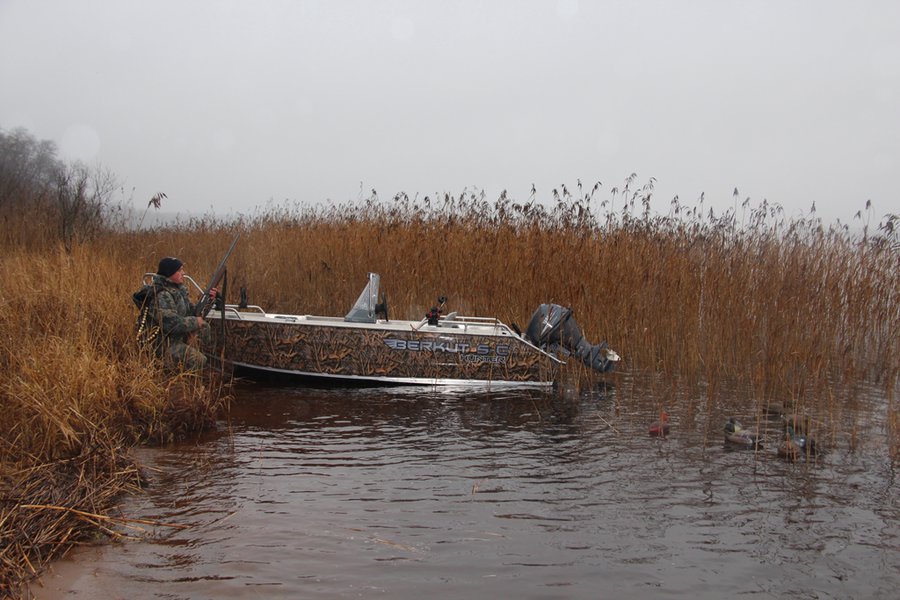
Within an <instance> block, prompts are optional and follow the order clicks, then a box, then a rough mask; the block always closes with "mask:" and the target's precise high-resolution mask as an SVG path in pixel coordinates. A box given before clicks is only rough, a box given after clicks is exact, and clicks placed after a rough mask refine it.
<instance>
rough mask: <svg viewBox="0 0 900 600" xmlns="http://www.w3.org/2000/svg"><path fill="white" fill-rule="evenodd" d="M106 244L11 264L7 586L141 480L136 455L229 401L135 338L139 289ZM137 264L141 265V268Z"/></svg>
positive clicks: (1, 461)
mask: <svg viewBox="0 0 900 600" xmlns="http://www.w3.org/2000/svg"><path fill="white" fill-rule="evenodd" d="M122 256H124V253H123V254H121V255H120V254H119V252H118V251H116V250H115V249H112V248H109V247H104V246H102V245H100V244H97V245H94V246H91V247H80V248H77V249H76V250H75V251H74V252H73V253H71V254H68V253H66V252H63V251H58V250H52V249H50V250H46V251H45V252H44V253H33V252H30V251H27V250H15V249H14V250H12V251H7V252H5V253H4V255H3V257H2V258H0V281H3V282H4V285H3V287H2V288H0V369H2V371H3V374H4V375H3V377H2V379H0V540H2V543H0V590H3V591H4V593H8V594H10V595H14V594H17V593H20V592H21V588H20V585H21V583H22V582H23V580H24V579H26V578H27V577H28V576H30V575H32V574H34V573H35V572H36V571H37V570H38V569H40V567H41V566H42V564H43V563H44V562H45V561H46V560H48V559H51V558H53V557H56V556H59V555H60V554H61V553H62V552H64V551H65V549H66V548H68V547H69V546H70V545H71V544H72V543H75V542H77V541H79V540H80V539H83V538H84V537H85V536H89V535H91V534H95V533H97V532H106V531H107V529H108V523H106V521H105V519H106V517H104V516H103V513H104V512H105V511H107V510H108V509H109V508H110V506H111V505H112V501H113V499H114V498H115V497H116V496H117V495H119V494H120V493H121V492H122V491H123V490H127V489H131V488H133V487H134V486H135V485H137V482H138V478H137V467H136V466H135V465H134V464H133V463H132V462H131V461H130V459H129V458H128V453H127V449H128V448H129V447H130V446H131V445H132V444H134V443H138V442H166V441H169V440H172V439H177V438H182V437H184V436H185V435H186V434H188V433H190V432H193V431H196V430H200V429H202V428H205V427H208V426H210V425H211V424H213V423H214V419H215V416H216V412H217V411H218V410H219V408H220V405H221V402H222V401H223V400H222V396H221V395H220V394H219V393H218V390H211V389H210V388H209V387H208V386H206V385H204V384H203V382H201V381H200V380H199V378H197V377H195V376H192V375H188V374H178V375H175V376H172V377H169V376H167V375H165V374H164V373H163V372H162V371H161V368H160V366H159V365H158V364H156V362H155V361H153V360H152V359H150V358H149V357H147V356H144V355H142V353H141V351H140V350H139V349H138V348H137V347H136V346H135V344H134V343H133V322H134V318H135V310H134V309H133V308H132V307H131V306H130V294H131V292H132V291H134V289H136V288H137V285H136V282H137V280H138V278H137V277H135V276H134V275H132V276H130V277H128V276H125V275H124V272H125V271H126V270H127V269H129V266H128V265H127V264H126V263H125V262H124V261H125V259H123V258H122ZM131 267H134V265H131Z"/></svg>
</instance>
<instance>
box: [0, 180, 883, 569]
mask: <svg viewBox="0 0 900 600" xmlns="http://www.w3.org/2000/svg"><path fill="white" fill-rule="evenodd" d="M632 183H633V181H629V182H628V186H630V185H632ZM628 186H626V189H625V190H623V191H622V192H619V191H618V190H617V191H615V192H613V193H612V194H611V199H610V200H607V201H604V202H599V201H596V200H593V199H592V198H591V197H590V196H584V195H583V196H581V197H579V198H572V197H570V196H567V195H566V194H565V193H564V194H563V195H562V196H561V197H560V198H559V200H558V201H557V203H556V204H555V205H554V206H552V207H551V208H543V207H542V206H541V205H538V204H533V203H520V204H516V203H514V202H511V201H509V200H507V199H506V198H505V197H501V198H500V199H498V200H497V201H496V202H494V203H489V202H487V201H486V200H485V199H484V198H483V196H482V195H479V194H478V193H471V192H466V193H463V194H460V195H458V196H456V197H452V196H450V195H448V194H442V195H435V196H433V197H431V198H423V199H422V200H421V201H417V200H410V199H409V198H407V197H406V196H405V195H402V194H401V195H398V196H397V197H395V198H394V199H393V200H391V201H388V202H375V201H372V202H362V203H360V204H359V205H358V206H353V205H345V206H338V207H332V208H329V209H323V210H310V209H303V208H291V207H287V208H284V209H272V210H270V211H269V212H267V213H266V214H262V215H258V216H256V217H253V218H250V219H244V220H242V221H238V222H228V223H224V222H218V221H215V220H213V219H205V220H198V221H192V222H189V223H184V224H181V225H179V226H177V227H171V228H166V229H155V230H151V231H143V232H129V231H117V232H108V233H106V234H105V235H102V236H100V237H98V238H96V239H94V240H93V241H91V242H88V243H84V244H82V245H80V246H76V247H75V248H74V250H73V251H72V252H71V253H66V252H64V251H61V250H57V249H56V246H54V245H53V244H52V243H51V242H50V241H44V238H43V237H40V236H37V235H36V236H35V237H33V238H30V239H31V240H32V241H31V242H29V243H24V241H23V240H26V239H29V236H28V235H23V234H22V233H21V232H19V233H18V234H17V235H16V236H7V238H6V242H5V247H4V253H3V257H2V258H0V281H3V287H2V288H0V369H2V370H3V373H4V377H3V379H2V380H0V400H2V409H3V410H2V413H0V432H2V433H0V451H2V455H0V465H2V468H3V470H4V476H5V477H4V480H3V483H2V494H3V504H2V512H0V534H2V535H3V536H4V537H3V539H4V545H3V547H2V551H0V560H2V563H0V565H2V567H0V568H2V569H3V571H2V581H0V583H2V585H4V586H9V585H12V584H13V583H12V582H14V581H16V579H15V578H16V577H19V578H21V576H23V575H24V574H27V573H29V572H31V571H32V569H31V563H30V562H29V561H35V560H36V561H38V562H40V561H41V560H44V559H45V558H48V557H51V556H54V555H56V554H55V553H56V552H57V550H54V549H53V548H63V547H65V544H64V543H63V542H64V541H68V542H71V541H72V540H73V539H74V536H75V535H76V534H75V531H76V529H72V530H71V531H72V533H69V529H68V528H69V527H75V526H76V525H78V524H81V525H86V524H91V523H93V524H94V526H95V529H94V530H95V531H96V530H97V529H96V526H97V524H98V523H99V524H100V525H103V523H102V519H100V520H98V518H97V517H96V515H98V514H100V513H102V511H103V507H104V506H105V505H107V502H105V501H104V499H108V498H110V497H112V495H114V493H115V492H116V491H117V490H120V489H122V486H123V485H126V486H128V485H134V484H135V482H136V479H135V477H136V476H135V474H134V473H133V472H132V470H131V468H130V467H127V466H123V463H122V462H120V460H121V457H122V456H123V454H124V453H123V451H122V448H125V447H127V445H128V444H132V443H135V442H138V441H141V440H148V439H152V440H156V441H165V440H168V439H172V438H175V437H179V436H182V435H185V434H187V433H189V432H190V431H193V430H196V429H200V428H202V427H204V426H206V425H208V424H209V422H210V420H211V419H212V418H214V415H215V412H216V410H217V408H218V402H219V396H218V395H217V394H215V393H212V394H210V393H208V390H205V389H204V388H202V386H199V385H198V382H196V381H194V380H193V379H192V378H190V377H188V376H182V377H179V378H175V379H174V380H167V379H166V378H165V377H163V376H162V373H161V372H160V371H159V367H158V366H155V365H154V364H153V363H152V361H149V360H148V359H147V357H145V356H141V354H140V352H139V351H138V349H137V348H135V346H134V344H133V343H132V325H133V320H134V317H135V310H134V308H133V307H132V305H131V303H130V294H131V293H132V292H133V291H134V290H135V289H136V288H137V285H138V283H139V279H140V275H141V274H142V273H143V272H145V271H148V270H153V268H154V267H155V265H156V263H157V262H158V260H159V258H160V257H162V256H165V255H176V256H179V257H180V258H182V259H183V260H184V261H185V263H186V264H187V270H188V272H189V273H192V274H194V275H195V276H197V277H196V278H197V279H198V280H203V279H204V277H205V276H207V275H208V274H209V273H211V272H212V270H213V268H214V267H215V265H216V263H217V261H218V259H219V257H220V255H221V254H222V252H224V250H225V249H226V248H227V246H228V244H229V242H230V240H231V239H232V237H233V236H234V234H235V233H236V232H237V231H240V232H242V234H243V236H242V238H241V241H240V243H239V245H238V247H237V249H236V251H235V252H234V254H233V255H232V257H231V259H230V261H229V288H230V289H229V294H228V299H229V301H231V302H233V301H235V300H236V298H237V291H238V288H239V287H240V286H245V287H246V288H247V289H248V291H249V294H250V302H251V303H254V304H259V305H262V306H263V307H264V308H266V309H268V310H274V311H280V312H298V313H311V314H333V315H341V314H344V313H345V312H346V311H347V310H348V309H349V308H350V306H351V305H352V303H353V301H354V300H355V299H356V296H357V295H358V293H359V290H360V289H361V286H362V284H363V282H364V281H365V276H366V273H367V272H368V271H375V272H379V273H381V274H382V290H383V291H384V292H386V293H387V295H388V299H389V303H390V308H391V314H392V316H394V317H397V318H401V317H404V318H405V317H411V318H421V317H422V316H424V314H425V312H426V311H427V310H428V308H429V307H430V306H431V305H432V304H433V303H434V301H435V298H437V297H438V296H439V295H446V296H447V297H448V298H449V299H450V301H449V306H450V310H458V311H460V312H461V313H463V314H477V315H487V316H498V317H500V318H501V319H503V320H504V321H507V322H517V323H518V324H519V325H520V326H523V325H525V324H526V322H527V320H528V319H529V317H530V315H531V312H532V311H533V310H534V309H535V308H536V307H537V305H538V304H540V303H542V302H558V303H561V304H566V305H569V306H571V307H573V308H574V309H575V314H576V318H577V319H578V321H579V323H580V324H581V325H582V326H583V328H584V331H585V335H586V336H587V337H588V338H589V339H591V340H592V341H595V342H596V341H599V340H600V339H606V340H608V341H609V343H610V345H611V346H612V347H613V348H615V349H617V350H618V351H620V353H622V354H623V356H624V357H625V363H624V365H623V368H624V369H625V370H630V371H635V372H637V371H640V372H652V373H655V374H656V376H657V379H658V381H659V382H660V386H661V387H662V388H665V389H672V390H674V389H676V388H677V387H679V386H681V385H683V384H684V383H688V384H690V383H702V384H704V385H705V387H706V390H707V392H706V393H707V395H708V400H707V401H708V402H715V401H716V398H717V394H718V391H717V390H718V388H719V382H723V381H729V382H731V385H738V384H739V385H742V386H744V387H749V388H750V389H752V390H754V391H755V396H756V397H757V398H758V402H759V406H760V408H762V407H764V406H767V405H769V404H770V403H779V404H783V405H786V406H788V407H790V410H791V411H792V412H793V413H797V414H807V415H811V416H813V417H814V418H816V419H818V420H821V421H824V422H829V423H834V422H837V421H838V420H839V417H840V414H841V412H842V411H844V410H848V409H849V408H851V406H850V405H851V404H852V403H853V401H854V397H855V390H856V389H857V386H859V385H860V384H862V383H863V382H876V383H878V384H879V385H882V386H883V388H884V390H885V393H886V397H887V398H888V409H887V411H888V412H887V419H886V423H887V425H886V426H887V428H888V438H889V440H890V442H891V445H890V448H891V453H892V454H893V455H894V456H896V455H897V453H898V450H897V449H898V448H900V443H898V438H900V429H898V427H900V425H898V418H897V411H896V407H895V405H894V401H893V394H894V387H895V385H896V382H897V379H898V375H900V364H898V361H897V357H898V356H900V336H898V335H896V332H897V331H898V330H900V309H898V307H900V278H898V277H897V273H898V272H900V253H898V252H897V250H896V248H895V247H892V244H895V243H896V237H895V236H896V234H895V233H894V232H891V231H888V230H885V231H884V232H883V233H882V234H879V235H872V233H874V232H867V233H866V235H864V236H863V235H853V234H851V233H850V232H849V231H848V230H846V229H844V228H840V227H831V228H825V227H823V226H822V225H821V223H819V222H818V221H816V220H815V219H809V218H807V219H795V220H791V221H787V220H785V219H784V218H783V217H782V216H781V213H780V212H779V211H778V210H777V208H773V207H769V206H766V205H765V204H763V205H762V206H761V207H759V208H756V209H753V210H748V211H747V213H746V214H742V215H741V216H740V219H739V218H738V216H737V215H735V214H733V213H729V214H726V215H724V216H720V217H718V218H714V217H711V216H709V215H708V214H707V213H705V211H704V210H703V207H702V205H700V206H699V207H695V208H693V209H689V210H688V209H685V208H683V207H681V206H679V205H677V203H676V204H673V208H672V213H671V214H670V215H669V216H666V217H654V216H650V214H649V213H648V212H643V213H638V212H636V209H635V204H638V206H640V202H641V200H642V198H645V197H646V194H647V193H649V192H648V189H647V186H645V188H644V189H642V190H639V192H638V193H635V192H632V191H629V190H628ZM650 187H651V188H652V185H651V186H650ZM370 200H374V199H370ZM611 206H618V207H619V208H618V209H617V211H616V212H612V211H611V210H610V207H611ZM639 210H640V209H638V211H639ZM739 220H740V222H738V221H739ZM25 223H27V221H25ZM38 238H40V240H41V241H40V242H39V243H38V242H34V240H35V239H38ZM201 283H202V281H201ZM575 372H576V374H577V375H578V376H580V377H590V376H591V375H590V374H589V373H587V372H586V371H585V370H584V369H578V368H576V370H575ZM98 449H99V450H98ZM98 453H99V454H98ZM78 461H81V462H78ZM73 465H74V466H73ZM85 465H87V466H85ZM60 473H63V474H65V473H68V476H69V479H68V480H67V481H72V480H75V481H78V482H81V483H82V484H83V483H85V482H88V485H87V487H84V488H79V489H78V490H74V489H73V490H71V491H70V492H69V491H66V492H62V495H60V496H53V495H49V496H48V495H46V494H45V492H49V490H51V489H62V490H65V489H67V488H65V486H64V485H62V486H60V485H59V484H58V481H59V478H60V477H62V475H60ZM41 481H43V482H44V483H40V482H41ZM42 486H49V487H46V488H44V487H42ZM92 486H93V487H92ZM29 497H31V498H32V499H31V500H27V501H26V498H29ZM98 499H99V500H98ZM26 504H27V505H31V506H35V507H44V508H31V509H27V510H26V509H23V508H22V506H23V505H26ZM55 505H60V506H66V507H68V508H71V509H75V510H77V511H80V512H79V513H74V512H67V511H60V510H55V509H52V508H46V507H48V506H55ZM63 513H65V514H66V515H67V516H68V518H69V519H70V520H69V521H68V523H69V525H57V524H52V523H51V524H49V525H47V526H46V528H49V529H52V530H55V531H63V534H62V535H59V536H57V537H56V538H53V536H50V537H49V538H47V537H42V535H43V534H38V533H33V532H32V533H26V532H31V531H32V530H31V529H30V528H29V527H30V526H27V525H23V524H22V522H21V519H22V518H23V515H31V516H32V518H36V519H42V520H43V521H42V522H45V523H50V522H51V521H52V519H57V518H61V517H62V516H63ZM51 515H52V516H51ZM91 515H95V516H91ZM35 527H36V528H37V529H40V528H41V526H40V525H37V524H36V525H35ZM101 530H102V528H101ZM23 536H24V537H23ZM44 539H49V540H51V541H49V542H48V544H49V545H44V544H43V542H42V543H40V544H39V543H38V541H37V540H44ZM54 540H55V541H54ZM61 540H62V541H61Z"/></svg>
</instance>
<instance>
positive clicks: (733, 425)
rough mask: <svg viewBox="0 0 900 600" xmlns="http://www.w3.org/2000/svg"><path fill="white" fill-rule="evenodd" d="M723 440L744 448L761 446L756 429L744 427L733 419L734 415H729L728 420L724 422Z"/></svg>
mask: <svg viewBox="0 0 900 600" xmlns="http://www.w3.org/2000/svg"><path fill="white" fill-rule="evenodd" d="M725 442H727V443H729V444H733V445H735V446H743V447H746V448H759V447H761V446H762V444H761V443H760V441H759V435H758V434H757V433H756V429H755V428H746V427H744V426H743V425H741V424H740V423H739V422H738V421H735V420H734V417H729V418H728V422H727V423H725Z"/></svg>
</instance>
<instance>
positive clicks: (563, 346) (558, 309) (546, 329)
mask: <svg viewBox="0 0 900 600" xmlns="http://www.w3.org/2000/svg"><path fill="white" fill-rule="evenodd" d="M525 339H526V340H528V341H529V342H531V343H532V344H534V345H535V346H537V347H538V348H540V349H542V350H548V351H551V352H559V351H562V352H564V353H565V354H574V355H575V357H576V358H578V359H579V360H581V362H583V363H584V364H586V365H587V366H589V367H590V368H592V369H594V370H595V371H598V372H600V373H606V372H609V371H612V370H613V369H614V368H615V366H616V363H617V362H619V355H618V354H616V353H615V351H613V350H610V348H609V346H608V345H607V343H606V342H601V343H599V344H596V345H592V344H591V343H590V342H588V341H587V340H586V339H584V336H583V335H582V334H581V327H579V326H578V323H577V322H576V321H575V319H574V318H573V317H572V309H570V308H565V307H563V306H560V305H559V304H541V305H540V306H539V307H538V309H537V310H536V311H534V314H533V315H531V322H530V323H528V329H527V330H526V331H525Z"/></svg>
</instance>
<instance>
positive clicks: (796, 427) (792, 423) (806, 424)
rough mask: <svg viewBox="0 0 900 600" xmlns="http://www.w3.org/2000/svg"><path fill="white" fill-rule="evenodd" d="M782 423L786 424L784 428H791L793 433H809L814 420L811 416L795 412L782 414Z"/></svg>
mask: <svg viewBox="0 0 900 600" xmlns="http://www.w3.org/2000/svg"><path fill="white" fill-rule="evenodd" d="M781 420H782V423H783V424H784V430H785V431H787V430H790V431H791V432H792V435H794V434H796V435H809V434H810V432H811V428H812V421H810V419H809V417H805V416H801V415H797V414H793V415H787V414H785V415H781Z"/></svg>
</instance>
